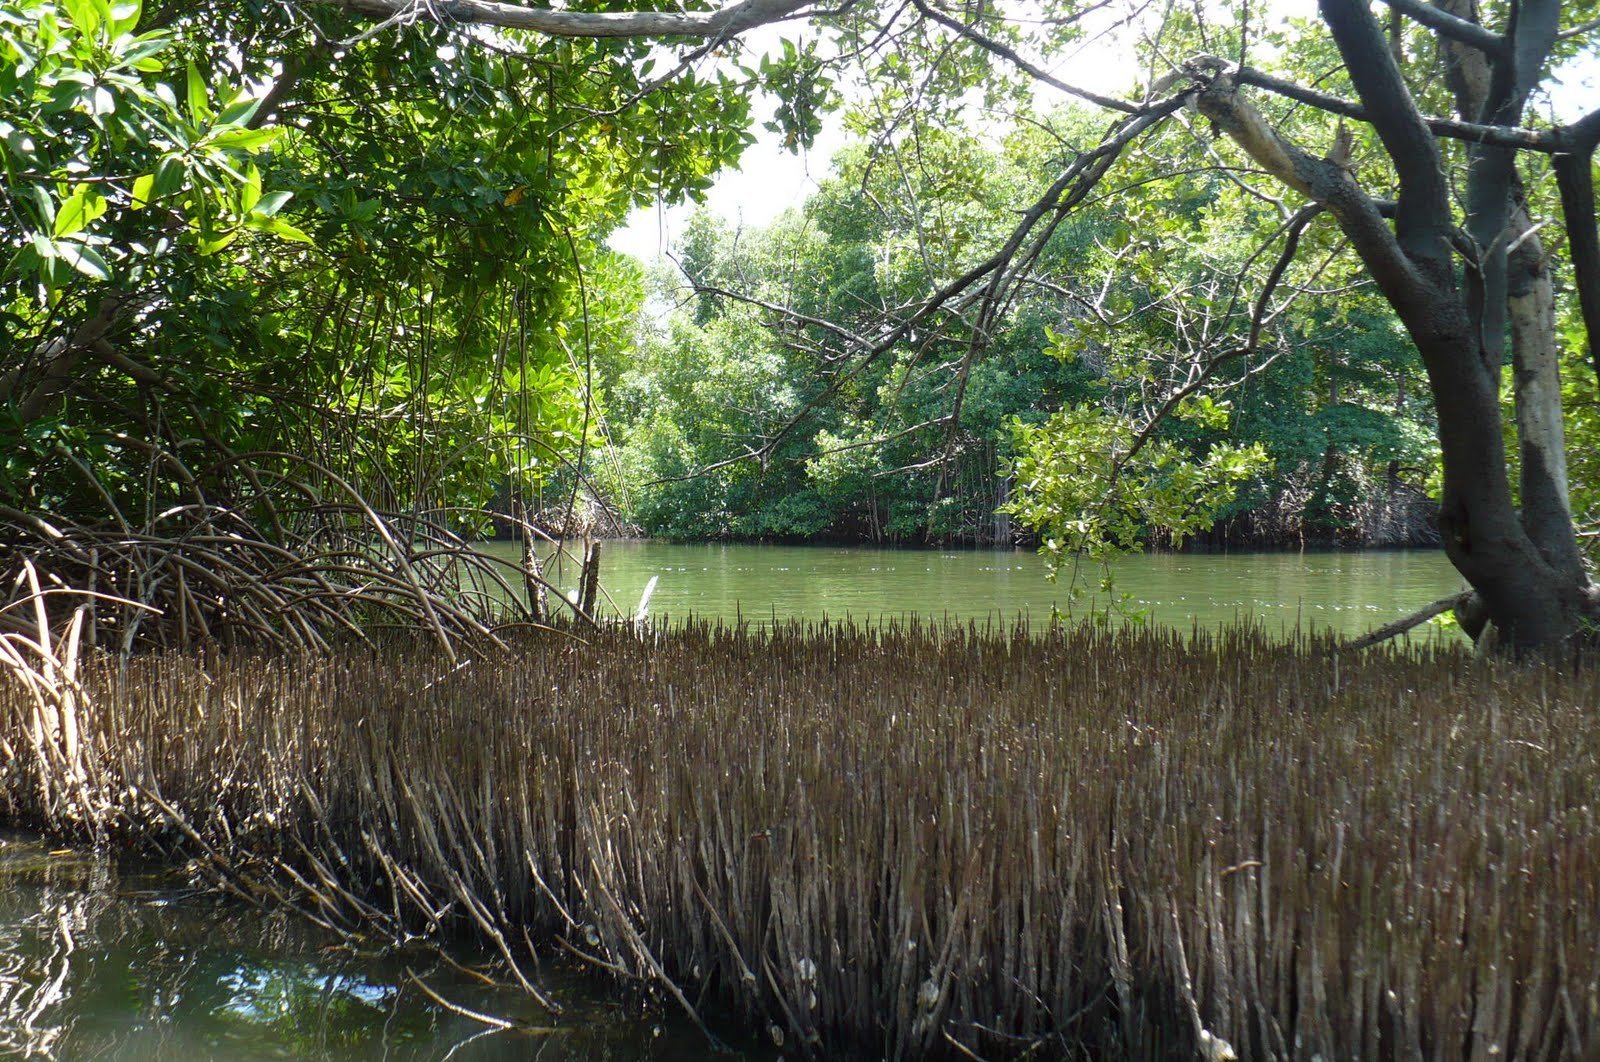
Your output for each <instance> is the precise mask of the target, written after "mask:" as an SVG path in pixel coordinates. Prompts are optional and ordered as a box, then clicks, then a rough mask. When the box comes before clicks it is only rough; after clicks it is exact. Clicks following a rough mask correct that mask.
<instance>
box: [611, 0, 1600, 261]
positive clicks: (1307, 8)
mask: <svg viewBox="0 0 1600 1062" xmlns="http://www.w3.org/2000/svg"><path fill="white" fill-rule="evenodd" d="M1272 2H1273V6H1274V7H1275V8H1277V9H1279V11H1280V12H1281V13H1282V15H1284V16H1287V15H1289V14H1293V15H1298V16H1302V17H1308V16H1311V15H1313V14H1314V13H1315V9H1316V8H1315V0H1272ZM1108 21H1109V20H1108ZM801 29H802V27H800V26H798V25H793V24H791V25H790V26H788V27H783V26H766V27H762V28H761V29H758V30H756V31H753V32H751V33H748V34H746V35H745V38H744V39H745V42H746V44H747V45H748V46H749V48H750V49H751V53H750V54H753V55H760V54H762V52H763V51H767V50H771V49H774V48H775V47H776V46H777V42H778V41H779V40H780V39H781V38H782V37H783V36H785V35H789V36H794V35H795V34H796V33H797V31H800V30H801ZM1050 73H1051V74H1053V75H1055V76H1056V77H1058V78H1060V79H1061V80H1063V81H1066V82H1067V83H1069V84H1072V85H1075V86H1077V87H1079V88H1083V89H1087V90H1090V91H1092V92H1097V93H1100V94H1103V95H1109V96H1120V95H1126V94H1127V93H1128V92H1129V91H1130V90H1131V89H1132V88H1133V86H1134V85H1135V83H1136V82H1137V81H1138V80H1139V77H1140V72H1139V70H1138V69H1137V68H1136V66H1135V65H1134V58H1133V51H1132V46H1131V42H1128V41H1122V42H1118V41H1113V40H1107V39H1104V38H1102V39H1100V40H1098V41H1095V42H1093V43H1090V44H1088V45H1085V46H1084V47H1082V48H1081V49H1080V50H1079V51H1077V52H1076V53H1074V54H1072V55H1069V56H1066V57H1064V58H1063V59H1061V60H1060V61H1058V62H1057V63H1055V64H1054V65H1053V66H1052V67H1051V68H1050ZM1556 81H1557V84H1556V85H1554V86H1553V87H1554V89H1555V91H1554V93H1553V95H1554V97H1555V103H1556V107H1555V109H1556V111H1557V113H1558V114H1559V115H1560V117H1561V118H1562V119H1563V120H1566V121H1571V120H1572V119H1574V118H1577V117H1579V116H1580V115H1582V114H1583V113H1584V112H1586V111H1587V110H1589V109H1592V108H1593V107H1594V106H1595V105H1596V102H1597V101H1600V61H1597V60H1596V58H1595V56H1594V55H1592V54H1591V55H1590V56H1588V57H1586V58H1585V59H1584V60H1583V61H1580V62H1578V63H1576V64H1572V65H1571V66H1570V67H1569V68H1568V69H1567V70H1563V71H1560V72H1558V75H1557V78H1556ZM846 92H847V95H848V94H849V92H848V87H847V89H846ZM1065 98H1066V97H1065V96H1064V95H1063V94H1061V93H1059V92H1057V90H1055V89H1051V88H1049V87H1047V86H1039V88H1038V90H1037V92H1036V95H1035V99H1037V100H1039V101H1040V102H1043V103H1048V104H1053V103H1054V102H1056V101H1057V100H1058V99H1065ZM768 117H770V114H762V115H761V116H760V117H759V118H758V120H757V123H756V128H755V133H756V142H755V143H754V144H752V145H750V147H749V148H747V149H746V150H745V153H744V157H743V159H742V161H741V163H740V165H739V167H738V168H737V169H732V168H730V169H727V170H724V171H723V172H722V173H721V174H720V175H719V176H718V177H717V181H716V184H715V185H713V187H712V189H711V191H710V192H709V194H708V196H707V200H706V204H707V205H708V206H709V207H710V208H711V210H712V211H714V212H715V213H717V214H718V215H720V216H721V217H722V218H723V219H724V220H726V221H727V222H729V223H730V224H733V225H741V224H742V225H744V226H748V227H757V228H758V227H762V226H765V225H767V224H768V223H770V222H771V221H772V220H773V219H774V218H776V217H777V216H778V215H779V214H781V213H782V212H783V211H785V210H787V209H789V208H790V207H798V206H800V205H801V204H802V203H803V202H804V201H805V199H806V197H807V196H808V195H810V194H811V193H812V192H813V191H815V190H816V188H817V186H818V183H819V181H821V180H822V179H823V178H825V177H827V176H828V168H829V162H830V160H831V159H832V157H833V154H834V152H836V151H838V150H839V149H840V148H841V147H843V146H844V145H845V143H846V140H847V137H846V135H845V132H844V128H843V122H842V120H841V117H840V115H839V114H838V113H834V114H830V115H827V116H825V118H824V121H823V128H822V132H821V134H820V135H819V136H818V137H817V142H816V144H815V145H813V146H812V148H811V150H810V151H809V152H803V153H801V154H799V155H795V154H791V153H790V152H788V151H786V150H784V148H783V146H782V144H781V142H780V138H779V137H778V135H777V134H774V133H770V132H768V131H767V130H765V129H763V128H761V127H760V123H761V122H762V121H765V120H766V119H767V118H768ZM694 209H695V208H694V207H693V206H692V205H690V204H680V205H677V206H664V205H660V204H658V205H656V206H653V207H647V208H644V209H640V210H635V211H634V212H633V213H632V214H631V215H629V217H628V221H627V224H626V225H624V226H623V227H622V228H621V229H619V230H617V231H616V232H614V233H613V234H612V235H611V236H610V238H609V239H608V240H607V241H606V242H607V244H608V245H609V246H610V247H611V248H612V250H615V251H621V252H623V253H624V254H630V255H633V256H634V257H635V258H639V259H642V260H644V261H651V260H653V259H655V258H656V257H657V256H659V255H662V254H665V253H666V252H667V251H668V250H669V249H670V248H671V247H672V246H673V241H674V240H675V239H676V238H677V236H678V235H679V234H681V233H682V232H683V230H684V226H685V224H686V223H687V221H688V219H689V215H690V214H691V213H693V211H694Z"/></svg>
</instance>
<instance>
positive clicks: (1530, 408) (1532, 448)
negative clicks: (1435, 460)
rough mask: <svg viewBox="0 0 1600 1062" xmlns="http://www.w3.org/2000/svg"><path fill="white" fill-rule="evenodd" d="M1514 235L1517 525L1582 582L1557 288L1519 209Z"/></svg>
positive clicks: (1509, 298) (1510, 301)
mask: <svg viewBox="0 0 1600 1062" xmlns="http://www.w3.org/2000/svg"><path fill="white" fill-rule="evenodd" d="M1512 231H1513V232H1514V233H1516V235H1515V236H1514V238H1513V241H1512V242H1513V243H1514V244H1516V250H1515V251H1514V252H1513V253H1512V254H1511V255H1510V261H1509V263H1508V266H1507V283H1506V304H1507V311H1508V312H1507V320H1508V324H1509V325H1510V333H1511V355H1512V382H1513V388H1514V391H1513V394H1514V398H1515V402H1516V417H1517V446H1518V450H1519V456H1520V458H1521V464H1520V474H1521V483H1520V485H1521V494H1522V523H1523V526H1524V527H1525V528H1527V531H1528V536H1529V537H1530V538H1532V539H1533V542H1534V545H1536V546H1538V547H1539V552H1540V553H1541V554H1543V555H1544V559H1545V560H1546V561H1547V562H1548V563H1549V564H1550V566H1551V567H1552V568H1554V569H1555V570H1556V571H1557V572H1560V573H1562V574H1564V575H1565V576H1566V577H1568V578H1570V579H1575V580H1579V581H1581V580H1583V578H1584V571H1583V555H1582V554H1581V553H1580V552H1579V550H1578V537H1577V534H1576V533H1575V530H1574V528H1573V525H1572V503H1571V501H1570V500H1569V497H1568V493H1567V449H1566V439H1565V434H1564V429H1563V424H1562V415H1561V369H1560V363H1559V360H1558V358H1557V356H1556V314H1555V289H1554V286H1553V285H1552V283H1551V279H1550V270H1549V268H1548V264H1547V262H1546V261H1545V251H1544V245H1543V243H1542V242H1541V241H1540V240H1539V237H1538V235H1537V234H1536V233H1535V232H1534V231H1533V226H1532V221H1531V219H1530V218H1529V217H1528V215H1527V212H1526V211H1525V210H1524V209H1522V207H1521V206H1519V207H1518V208H1517V210H1516V211H1515V214H1514V216H1513V219H1512Z"/></svg>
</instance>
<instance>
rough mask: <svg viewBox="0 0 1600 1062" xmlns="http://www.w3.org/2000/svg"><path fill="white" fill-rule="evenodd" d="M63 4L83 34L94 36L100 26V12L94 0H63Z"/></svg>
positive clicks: (68, 15)
mask: <svg viewBox="0 0 1600 1062" xmlns="http://www.w3.org/2000/svg"><path fill="white" fill-rule="evenodd" d="M61 6H62V8H63V9H65V11H66V13H67V18H69V19H71V20H72V24H73V26H75V27H77V30H78V32H79V33H80V34H82V35H83V36H85V37H92V36H93V35H94V31H95V30H97V29H99V28H100V12H99V10H98V5H96V4H95V3H94V0H61Z"/></svg>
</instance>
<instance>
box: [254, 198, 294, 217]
mask: <svg viewBox="0 0 1600 1062" xmlns="http://www.w3.org/2000/svg"><path fill="white" fill-rule="evenodd" d="M293 198H294V193H293V192H268V193H267V194H266V195H264V196H262V197H261V201H260V202H259V203H257V204H256V205H255V209H254V210H252V211H251V213H253V214H255V215H256V216H257V217H263V218H270V217H272V215H274V214H276V213H277V212H278V211H280V210H282V209H283V205H284V204H285V203H287V202H288V201H289V200H291V199H293Z"/></svg>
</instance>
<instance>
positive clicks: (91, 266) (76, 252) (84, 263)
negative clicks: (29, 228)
mask: <svg viewBox="0 0 1600 1062" xmlns="http://www.w3.org/2000/svg"><path fill="white" fill-rule="evenodd" d="M57 246H58V247H59V248H60V250H61V257H62V258H63V259H65V260H66V262H67V263H68V264H69V265H71V266H72V268H74V269H76V270H77V271H78V272H80V273H82V274H83V275H84V276H86V277H92V278H93V279H95V280H110V279H111V265H110V263H108V262H107V261H106V260H105V259H104V258H102V257H100V253H99V252H98V251H96V250H94V248H92V247H85V246H83V245H82V244H78V243H61V244H58V245H57Z"/></svg>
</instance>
